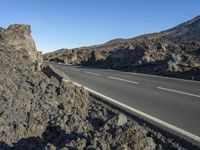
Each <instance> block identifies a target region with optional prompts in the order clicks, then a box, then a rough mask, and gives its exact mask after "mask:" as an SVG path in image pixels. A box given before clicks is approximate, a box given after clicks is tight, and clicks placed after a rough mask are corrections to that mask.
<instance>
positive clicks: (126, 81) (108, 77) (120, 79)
mask: <svg viewBox="0 0 200 150" xmlns="http://www.w3.org/2000/svg"><path fill="white" fill-rule="evenodd" d="M107 78H110V79H115V80H119V81H124V82H129V83H133V84H138V82H135V81H131V80H126V79H121V78H117V77H112V76H107Z"/></svg>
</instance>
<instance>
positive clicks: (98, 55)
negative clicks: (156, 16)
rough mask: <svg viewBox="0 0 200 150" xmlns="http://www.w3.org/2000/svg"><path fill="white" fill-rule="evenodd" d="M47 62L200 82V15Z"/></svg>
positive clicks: (50, 55)
mask: <svg viewBox="0 0 200 150" xmlns="http://www.w3.org/2000/svg"><path fill="white" fill-rule="evenodd" d="M44 59H45V60H48V61H53V62H62V63H67V64H81V65H89V66H96V67H103V68H113V69H118V70H124V71H134V72H142V73H148V74H159V75H167V76H177V77H183V78H190V79H191V78H193V79H196V80H200V75H199V74H198V73H199V72H198V71H199V70H200V16H197V17H195V18H194V19H192V20H189V21H187V22H184V23H182V24H180V25H178V26H176V27H174V28H171V29H169V30H165V31H162V32H159V33H151V34H145V35H141V36H138V37H134V38H131V39H114V40H111V41H108V42H106V43H104V44H102V45H95V46H89V47H81V48H75V49H62V50H58V51H55V52H52V53H47V54H44Z"/></svg>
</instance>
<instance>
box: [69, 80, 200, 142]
mask: <svg viewBox="0 0 200 150" xmlns="http://www.w3.org/2000/svg"><path fill="white" fill-rule="evenodd" d="M73 83H74V84H75V85H77V86H82V85H81V84H79V83H76V82H74V81H73ZM82 87H84V88H85V89H86V90H88V91H89V92H91V93H94V94H96V95H98V96H100V97H102V98H105V99H106V100H108V101H111V102H112V103H114V104H117V105H119V106H122V107H124V108H126V109H128V110H130V111H132V112H134V113H136V114H139V115H141V116H143V117H145V118H147V119H149V120H152V121H154V122H156V123H158V124H160V125H163V126H165V127H166V128H169V129H171V130H173V131H176V132H178V133H180V134H182V135H184V136H186V137H189V138H191V139H193V140H195V141H197V142H198V143H199V142H200V137H199V136H197V135H194V134H192V133H190V132H188V131H185V130H183V129H181V128H178V127H176V126H174V125H172V124H169V123H167V122H165V121H162V120H160V119H158V118H156V117H153V116H150V115H148V114H146V113H144V112H142V111H139V110H137V109H135V108H132V107H130V106H128V105H126V104H123V103H121V102H119V101H117V100H115V99H112V98H110V97H108V96H105V95H103V94H101V93H98V92H96V91H94V90H92V89H90V88H87V87H85V86H82Z"/></svg>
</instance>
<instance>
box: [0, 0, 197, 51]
mask: <svg viewBox="0 0 200 150" xmlns="http://www.w3.org/2000/svg"><path fill="white" fill-rule="evenodd" d="M0 4H1V5H0V26H1V27H4V28H7V27H8V26H9V25H10V24H14V23H20V24H30V25H31V27H32V35H33V37H34V40H35V42H36V46H37V49H38V50H40V51H43V52H48V51H52V50H57V49H59V48H74V47H80V46H87V45H94V44H101V43H104V42H106V41H108V40H111V39H114V38H131V37H134V36H137V35H141V34H144V33H150V32H157V31H161V30H165V29H168V28H170V27H173V26H175V25H177V24H179V23H182V22H184V21H186V20H189V19H192V18H193V17H195V16H197V15H200V0H0Z"/></svg>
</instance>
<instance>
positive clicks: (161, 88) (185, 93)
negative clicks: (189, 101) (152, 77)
mask: <svg viewBox="0 0 200 150" xmlns="http://www.w3.org/2000/svg"><path fill="white" fill-rule="evenodd" d="M157 89H160V90H165V91H170V92H175V93H179V94H184V95H188V96H193V97H200V95H196V94H192V93H188V92H183V91H177V90H172V89H168V88H164V87H160V86H158V87H157Z"/></svg>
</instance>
